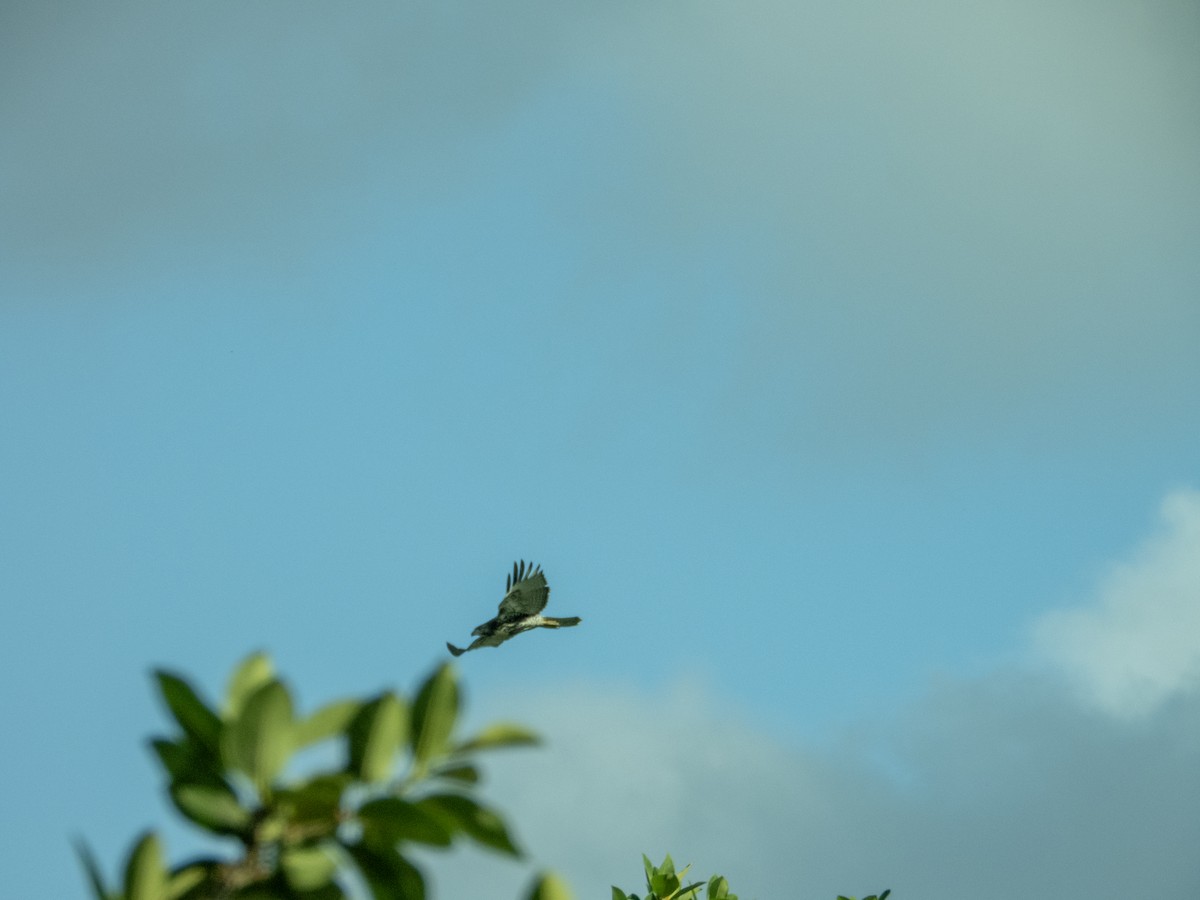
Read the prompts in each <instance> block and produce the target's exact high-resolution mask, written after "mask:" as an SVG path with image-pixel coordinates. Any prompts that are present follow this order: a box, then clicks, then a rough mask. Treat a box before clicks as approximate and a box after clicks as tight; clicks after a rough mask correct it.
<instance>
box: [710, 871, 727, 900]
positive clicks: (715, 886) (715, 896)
mask: <svg viewBox="0 0 1200 900" xmlns="http://www.w3.org/2000/svg"><path fill="white" fill-rule="evenodd" d="M728 896H729V882H728V881H726V880H725V878H724V877H723V876H721V875H714V876H713V877H712V878H710V879H708V900H725V898H726V897H728Z"/></svg>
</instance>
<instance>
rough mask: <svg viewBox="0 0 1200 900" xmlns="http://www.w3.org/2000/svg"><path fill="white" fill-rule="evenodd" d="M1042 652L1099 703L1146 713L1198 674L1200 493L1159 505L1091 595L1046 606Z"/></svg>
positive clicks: (1183, 493) (1038, 629) (1182, 493)
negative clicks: (1141, 535)
mask: <svg viewBox="0 0 1200 900" xmlns="http://www.w3.org/2000/svg"><path fill="white" fill-rule="evenodd" d="M1034 641H1035V644H1036V646H1037V649H1038V651H1039V653H1040V654H1041V655H1042V656H1044V657H1045V658H1047V659H1049V660H1051V661H1052V662H1053V663H1055V664H1057V665H1059V666H1061V667H1062V668H1063V669H1064V670H1065V671H1066V672H1067V673H1068V674H1069V676H1070V677H1071V678H1072V679H1073V680H1074V681H1075V682H1076V684H1077V685H1078V686H1079V687H1080V688H1081V689H1082V690H1084V691H1085V692H1086V693H1087V695H1088V696H1089V697H1090V698H1091V699H1093V700H1094V701H1095V702H1097V703H1098V704H1100V706H1102V707H1103V708H1104V709H1106V710H1108V711H1110V712H1112V713H1116V714H1121V715H1128V714H1138V713H1145V712H1147V711H1149V710H1152V709H1154V708H1155V707H1157V706H1158V705H1159V704H1161V703H1162V702H1163V701H1164V700H1165V699H1166V698H1167V697H1169V696H1170V695H1171V694H1172V693H1174V692H1175V691H1177V690H1179V689H1180V688H1183V687H1187V686H1189V685H1191V684H1194V683H1195V681H1196V679H1197V677H1198V676H1200V492H1197V491H1192V490H1179V491H1176V492H1174V493H1172V494H1170V495H1169V496H1168V497H1167V498H1166V499H1165V500H1164V501H1163V504H1162V509H1161V527H1160V530H1159V532H1158V533H1157V534H1155V535H1154V536H1152V537H1150V538H1149V539H1148V540H1146V541H1145V542H1144V543H1143V544H1142V545H1141V546H1140V547H1139V548H1137V550H1136V551H1135V552H1134V553H1132V554H1131V555H1130V557H1129V558H1128V559H1127V560H1124V561H1122V562H1120V563H1118V564H1117V565H1115V566H1113V567H1112V568H1111V569H1110V570H1109V571H1108V572H1107V573H1106V574H1105V576H1104V577H1103V579H1102V580H1101V582H1100V584H1099V585H1098V587H1097V591H1096V598H1095V599H1094V600H1093V601H1092V602H1090V603H1087V604H1085V605H1082V606H1080V607H1077V608H1074V609H1065V610H1056V611H1054V612H1050V613H1047V614H1046V615H1044V616H1043V617H1042V618H1041V619H1040V620H1039V621H1038V622H1037V623H1036V626H1035V628H1034Z"/></svg>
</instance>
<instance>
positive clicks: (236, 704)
mask: <svg viewBox="0 0 1200 900" xmlns="http://www.w3.org/2000/svg"><path fill="white" fill-rule="evenodd" d="M274 676H275V666H274V664H273V663H272V662H271V657H269V656H267V654H265V653H251V654H250V655H249V656H247V657H246V658H245V659H244V660H242V661H241V662H240V663H238V666H237V668H236V669H234V670H233V674H232V675H231V676H230V677H229V685H228V686H227V687H226V689H225V719H226V721H232V720H234V719H236V718H237V716H238V713H240V712H241V711H242V706H243V705H244V704H245V702H246V700H247V698H248V697H249V696H250V695H251V694H253V693H254V692H255V691H256V690H258V689H259V688H260V687H262V686H263V685H264V684H266V683H267V682H268V681H270V680H271V679H272V678H274Z"/></svg>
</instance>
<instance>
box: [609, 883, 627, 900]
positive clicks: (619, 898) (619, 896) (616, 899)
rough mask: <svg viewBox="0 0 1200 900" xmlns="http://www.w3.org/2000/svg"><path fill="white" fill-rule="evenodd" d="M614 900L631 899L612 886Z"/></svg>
mask: <svg viewBox="0 0 1200 900" xmlns="http://www.w3.org/2000/svg"><path fill="white" fill-rule="evenodd" d="M612 900H629V897H628V895H626V893H625V892H624V891H623V890H621V889H620V888H619V887H617V886H616V885H615V884H614V885H613V886H612Z"/></svg>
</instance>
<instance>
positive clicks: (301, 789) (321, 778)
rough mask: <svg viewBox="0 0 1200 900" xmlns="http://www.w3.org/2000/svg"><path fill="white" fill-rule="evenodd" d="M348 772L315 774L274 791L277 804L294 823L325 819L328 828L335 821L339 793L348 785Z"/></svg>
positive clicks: (332, 827)
mask: <svg viewBox="0 0 1200 900" xmlns="http://www.w3.org/2000/svg"><path fill="white" fill-rule="evenodd" d="M351 781H352V779H351V777H350V776H349V775H346V774H344V773H338V774H335V775H317V776H315V777H314V778H312V779H310V780H309V781H306V782H304V783H303V784H300V785H298V786H296V787H293V788H287V789H285V790H281V791H277V792H276V794H275V801H276V805H277V806H278V807H279V808H280V809H282V810H283V811H284V813H285V816H286V818H287V819H288V821H290V822H292V823H294V824H315V823H321V822H324V823H328V825H329V829H328V830H329V831H331V832H332V831H333V830H334V829H335V828H336V827H337V824H338V817H339V814H340V812H341V808H342V794H343V793H345V790H346V788H347V787H349V786H350V783H351Z"/></svg>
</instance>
